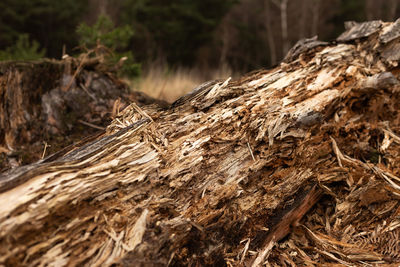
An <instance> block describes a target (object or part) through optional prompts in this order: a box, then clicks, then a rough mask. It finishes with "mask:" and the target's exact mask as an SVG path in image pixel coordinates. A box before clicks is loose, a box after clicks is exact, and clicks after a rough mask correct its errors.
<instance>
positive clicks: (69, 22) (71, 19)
mask: <svg viewBox="0 0 400 267" xmlns="http://www.w3.org/2000/svg"><path fill="white" fill-rule="evenodd" d="M87 7H88V6H87V0H83V1H81V0H64V1H52V0H19V1H14V0H3V1H0V32H1V35H0V49H5V48H6V47H10V46H12V45H14V43H15V42H16V40H18V38H19V36H20V34H28V35H29V38H30V39H31V40H36V41H38V42H39V44H40V47H41V48H45V49H46V56H48V57H54V58H60V57H61V54H62V48H63V45H65V46H66V47H67V48H69V49H71V48H73V47H75V46H76V45H77V44H78V38H77V35H76V33H75V31H76V27H77V25H78V24H79V23H80V22H81V21H82V17H83V15H84V14H85V12H86V10H87Z"/></svg>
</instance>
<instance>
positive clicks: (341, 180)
mask: <svg viewBox="0 0 400 267" xmlns="http://www.w3.org/2000/svg"><path fill="white" fill-rule="evenodd" d="M354 27H356V28H354ZM371 29H373V30H371ZM391 29H396V27H393V24H392V23H383V22H373V24H371V25H370V24H368V23H367V24H352V27H351V28H349V29H348V30H347V32H346V33H344V34H343V35H342V38H341V39H340V40H338V43H332V44H323V45H322V46H313V48H312V50H309V49H305V50H304V51H302V52H301V53H300V54H299V55H298V56H297V57H296V56H294V54H293V56H291V57H290V59H289V58H288V60H287V61H286V62H284V63H281V64H280V65H279V66H278V67H276V68H274V69H270V70H263V71H258V72H254V73H251V74H248V75H246V76H244V77H242V78H240V79H237V80H233V81H231V80H229V79H225V80H221V81H215V82H211V83H208V84H203V86H200V87H199V88H198V89H197V90H195V91H194V92H192V93H190V94H188V95H186V96H184V97H182V98H181V99H180V100H178V101H177V102H175V104H174V105H172V106H171V107H170V108H166V109H161V108H158V107H156V106H148V107H142V108H140V107H138V106H137V105H136V104H131V105H130V106H129V107H127V108H126V109H125V110H124V111H123V112H122V113H121V114H119V116H118V117H117V118H116V119H115V120H113V122H112V123H111V124H110V125H109V126H108V127H107V130H106V133H105V134H104V135H103V136H101V137H99V138H97V139H96V140H93V141H91V142H89V143H87V144H85V145H83V146H81V147H78V146H77V147H74V148H72V149H71V150H69V151H64V152H63V153H61V154H59V155H57V156H53V157H50V158H48V159H45V160H43V161H40V162H37V163H34V164H32V165H28V166H24V167H20V168H16V169H13V170H10V171H9V172H7V173H4V174H2V175H0V191H1V194H0V202H1V203H7V204H6V205H1V206H0V263H1V264H4V265H41V266H44V265H51V266H65V265H69V266H74V265H75V266H76V265H79V266H81V265H88V266H110V265H112V264H114V265H116V266H121V265H122V266H166V265H170V266H181V265H184V266H193V265H196V266H203V265H215V266H226V265H228V266H241V265H247V266H251V265H253V266H256V265H262V264H265V265H267V266H285V265H292V266H295V265H300V266H304V265H311V266H314V265H328V264H341V265H346V266H356V265H358V266H360V265H366V266H370V265H374V264H383V263H386V264H390V263H398V262H400V253H399V248H400V244H399V241H398V237H399V235H400V219H399V215H400V204H399V199H400V178H399V176H400V174H399V172H400V169H399V167H398V166H399V161H400V157H399V156H400V154H399V153H398V151H399V146H400V136H399V135H400V113H399V110H400V107H399V103H400V94H399V90H398V89H399V82H398V76H399V69H398V67H397V64H398V62H397V61H396V60H393V57H387V56H385V55H393V54H395V53H397V52H396V51H395V50H393V47H396V45H398V44H399V43H400V39H399V38H394V39H392V40H390V41H388V42H382V36H384V35H385V34H387V33H388V31H390V30H391ZM343 36H347V37H343ZM385 40H387V39H385ZM285 237H286V238H285Z"/></svg>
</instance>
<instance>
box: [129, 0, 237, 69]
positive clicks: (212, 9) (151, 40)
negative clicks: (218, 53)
mask: <svg viewBox="0 0 400 267" xmlns="http://www.w3.org/2000/svg"><path fill="white" fill-rule="evenodd" d="M235 2H236V1H235V0H225V1H221V0H202V1H188V0H174V1H169V2H168V3H166V2H165V1H164V0H125V2H124V8H123V9H122V20H123V22H124V23H129V24H131V25H132V26H133V28H134V29H135V31H136V34H135V37H134V41H133V43H132V49H133V50H134V51H138V53H135V54H137V55H140V59H141V60H148V59H149V57H151V56H155V57H159V56H162V57H166V59H167V62H169V63H170V64H172V65H176V64H183V65H191V64H193V63H194V62H195V61H196V59H197V58H196V56H197V52H198V50H199V49H200V48H201V47H202V46H204V45H205V44H207V43H210V42H211V41H212V40H213V38H214V34H215V30H216V28H217V26H218V24H219V22H220V21H221V19H222V18H223V16H224V15H225V14H226V13H227V12H228V10H229V8H230V7H231V6H232V5H233V4H234V3H235Z"/></svg>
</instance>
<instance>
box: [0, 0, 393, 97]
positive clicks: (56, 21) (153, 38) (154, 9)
mask: <svg viewBox="0 0 400 267" xmlns="http://www.w3.org/2000/svg"><path fill="white" fill-rule="evenodd" d="M399 15H400V0H170V1H165V0H63V1H54V0H18V1H16V0H2V1H1V2H0V60H36V59H39V58H42V57H48V58H56V59H61V57H62V56H63V54H68V55H71V56H78V55H79V54H81V53H85V52H86V53H88V51H89V52H90V51H96V53H99V51H100V50H103V51H105V52H104V53H107V55H111V56H109V59H108V60H109V61H110V62H114V63H117V62H118V61H119V60H120V58H122V57H126V58H127V60H126V61H125V62H124V65H123V68H122V69H121V71H120V72H119V75H120V76H121V77H123V78H124V79H125V80H126V81H127V82H128V83H129V84H130V85H131V86H132V88H133V89H135V90H142V91H144V92H146V93H148V94H149V95H151V96H153V97H157V98H161V99H164V100H167V101H173V100H174V99H176V98H177V97H179V96H180V95H182V94H183V93H185V92H188V91H190V90H192V89H193V88H194V87H195V86H196V85H198V84H200V83H202V82H204V81H206V80H210V79H214V78H225V77H229V76H238V75H240V74H243V73H245V72H249V71H251V70H255V69H259V68H268V67H271V66H274V65H275V64H277V63H279V61H280V60H281V59H282V58H283V57H284V56H285V54H286V53H287V51H288V50H289V49H290V48H291V46H292V45H294V44H295V43H296V41H297V40H299V39H301V38H304V37H312V36H315V35H318V38H319V39H320V40H325V41H329V40H333V39H334V38H335V37H337V36H338V35H339V34H340V33H341V32H343V30H344V26H343V23H344V21H348V20H355V21H365V20H375V19H381V20H383V21H394V20H396V19H397V18H398V17H399Z"/></svg>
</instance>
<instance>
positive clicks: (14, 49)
mask: <svg viewBox="0 0 400 267" xmlns="http://www.w3.org/2000/svg"><path fill="white" fill-rule="evenodd" d="M45 53H46V51H45V50H44V49H41V50H40V49H39V43H38V42H37V41H32V42H30V41H29V36H28V35H27V34H21V35H20V36H19V37H18V40H17V42H16V43H15V45H14V46H10V47H7V48H6V49H4V50H0V61H3V60H35V59H39V58H43V57H44V55H45Z"/></svg>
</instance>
